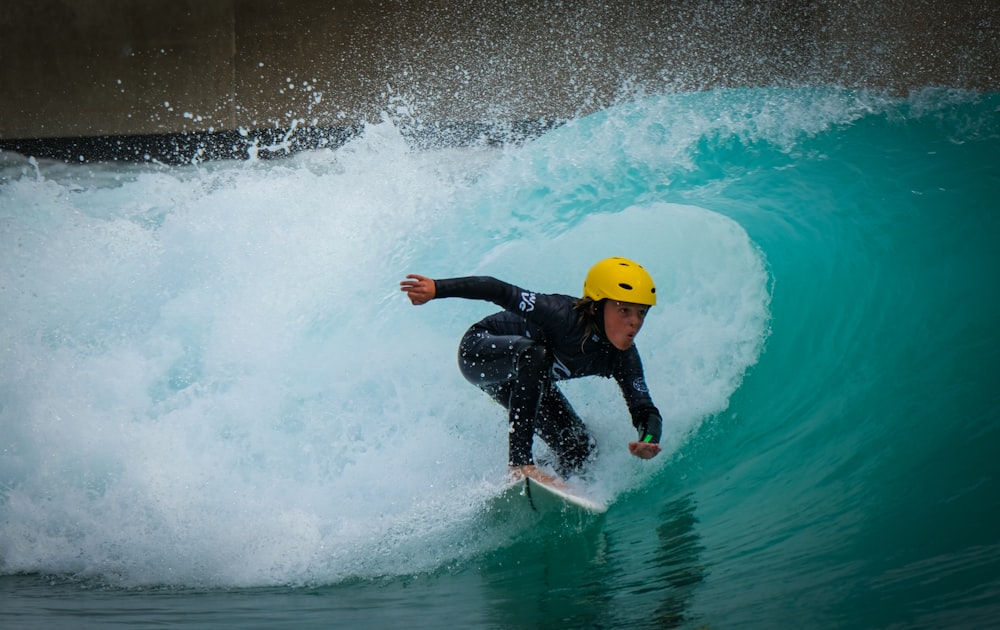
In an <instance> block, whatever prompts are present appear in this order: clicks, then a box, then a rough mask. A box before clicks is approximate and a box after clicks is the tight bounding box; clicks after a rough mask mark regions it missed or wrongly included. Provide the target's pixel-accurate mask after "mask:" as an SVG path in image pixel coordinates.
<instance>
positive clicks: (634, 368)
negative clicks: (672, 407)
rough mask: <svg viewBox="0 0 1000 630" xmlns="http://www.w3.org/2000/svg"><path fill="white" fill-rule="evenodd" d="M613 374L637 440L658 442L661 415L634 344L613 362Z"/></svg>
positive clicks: (660, 431) (660, 429)
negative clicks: (636, 434)
mask: <svg viewBox="0 0 1000 630" xmlns="http://www.w3.org/2000/svg"><path fill="white" fill-rule="evenodd" d="M613 376H614V378H615V380H616V381H617V382H618V386H619V387H621V390H622V395H623V396H624V397H625V404H626V405H628V410H629V414H630V415H631V416H632V426H634V427H635V428H636V430H637V431H638V433H639V441H640V442H651V443H653V444H659V442H660V437H661V436H662V433H663V417H662V416H661V415H660V410H659V409H657V408H656V405H654V404H653V399H652V397H651V396H650V395H649V388H648V387H646V377H645V375H644V373H643V369H642V361H641V360H640V358H639V351H638V350H636V349H635V346H632V347H631V348H629V349H628V350H626V351H625V352H623V353H622V355H621V359H620V360H619V361H618V362H616V364H615V368H614V372H613Z"/></svg>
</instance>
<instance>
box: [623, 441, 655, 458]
mask: <svg viewBox="0 0 1000 630" xmlns="http://www.w3.org/2000/svg"><path fill="white" fill-rule="evenodd" d="M661 450H663V449H661V448H660V445H659V444H654V443H652V442H629V443H628V452H629V453H632V454H633V455H635V456H636V457H638V458H639V459H653V458H654V457H656V456H657V455H659V453H660V451H661Z"/></svg>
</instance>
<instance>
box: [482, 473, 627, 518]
mask: <svg viewBox="0 0 1000 630" xmlns="http://www.w3.org/2000/svg"><path fill="white" fill-rule="evenodd" d="M500 500H501V501H506V502H508V503H518V502H520V503H524V504H525V505H527V506H528V507H529V508H530V509H531V510H532V511H534V512H539V513H549V512H583V513H588V514H603V513H605V512H607V511H608V506H607V505H604V504H603V503H599V502H597V501H594V500H593V499H588V498H587V497H585V496H582V495H580V494H578V493H577V492H575V491H574V490H573V489H571V488H568V487H557V486H555V485H553V484H550V483H544V482H542V481H539V480H537V479H531V478H529V477H525V478H523V479H519V480H517V481H514V482H511V484H510V485H508V486H507V488H506V489H505V490H504V491H503V493H501V496H500Z"/></svg>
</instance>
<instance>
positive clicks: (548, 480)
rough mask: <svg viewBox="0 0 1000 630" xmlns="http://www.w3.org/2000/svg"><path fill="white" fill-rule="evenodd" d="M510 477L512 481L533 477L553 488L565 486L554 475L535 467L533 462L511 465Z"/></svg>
mask: <svg viewBox="0 0 1000 630" xmlns="http://www.w3.org/2000/svg"><path fill="white" fill-rule="evenodd" d="M510 477H511V480H513V481H520V480H521V479H524V478H525V477H527V478H528V479H534V480H535V481H537V482H539V483H544V484H546V485H549V486H553V487H555V488H565V487H566V483H565V482H564V481H563V480H562V479H560V478H559V477H556V476H555V475H550V474H549V473H547V472H545V471H544V470H542V469H541V468H537V467H535V465H534V464H526V465H524V466H511V467H510Z"/></svg>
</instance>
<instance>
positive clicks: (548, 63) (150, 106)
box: [0, 0, 1000, 139]
mask: <svg viewBox="0 0 1000 630" xmlns="http://www.w3.org/2000/svg"><path fill="white" fill-rule="evenodd" d="M799 83H810V84H837V85H843V86H846V87H868V88H874V89H879V90H886V91H889V92H893V93H905V92H907V91H909V90H912V89H915V88H920V87H923V86H928V85H947V86H951V87H962V88H970V89H977V90H996V89H998V87H1000V2H997V0H978V1H973V0H909V1H907V0H884V1H881V2H880V1H876V0H871V1H861V0H843V1H838V0H814V1H806V0H772V1H770V2H765V1H762V0H757V1H753V0H717V1H704V0H701V1H696V0H661V1H659V2H653V1H649V0H634V1H632V2H615V1H608V2H597V1H586V0H582V1H579V2H572V1H570V0H563V1H554V0H552V1H546V0H537V1H534V2H485V1H476V0H463V1H456V0H452V1H446V0H419V1H417V0H414V1H410V2H407V1H403V0H383V1H381V2H379V1H374V0H372V1H362V0H33V1H32V2H18V3H13V2H6V3H5V6H4V7H3V9H2V10H0V139H10V138H58V137H72V136H102V135H131V134H164V133H171V132H205V131H222V130H233V129H239V128H245V129H249V130H254V129H264V128H276V127H287V126H289V125H291V124H292V123H293V121H295V120H301V121H303V122H304V124H305V125H315V126H320V127H329V126H343V125H349V124H352V123H355V122H357V121H358V120H362V119H366V118H367V119H371V118H372V117H377V116H378V112H379V111H381V110H386V109H390V108H406V107H409V108H415V110H416V114H417V116H418V117H419V118H420V119H421V120H424V121H470V120H485V119H489V120H492V119H496V118H503V119H513V120H525V119H538V118H560V117H566V116H571V115H574V114H578V113H587V112H590V111H594V110H596V109H599V108H601V107H604V106H606V105H607V104H609V103H610V102H612V101H613V100H614V99H615V98H616V95H618V94H619V93H620V92H621V90H622V89H623V87H624V89H626V90H628V89H634V88H635V87H636V86H644V88H645V89H647V90H648V91H656V90H662V89H685V90H686V89H706V88H711V87H718V86H745V85H773V84H799Z"/></svg>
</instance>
